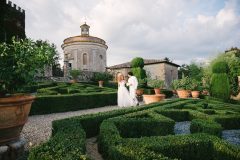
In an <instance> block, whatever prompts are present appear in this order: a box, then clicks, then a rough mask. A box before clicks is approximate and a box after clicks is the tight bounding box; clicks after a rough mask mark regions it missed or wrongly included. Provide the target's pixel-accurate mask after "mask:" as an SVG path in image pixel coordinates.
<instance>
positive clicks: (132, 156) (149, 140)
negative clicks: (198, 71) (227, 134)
mask: <svg viewBox="0 0 240 160" xmlns="http://www.w3.org/2000/svg"><path fill="white" fill-rule="evenodd" d="M190 103H192V104H195V105H197V106H198V105H201V103H202V100H191V99H187V100H184V99H181V100H179V99H175V100H171V101H165V102H160V103H155V104H151V105H147V106H141V107H134V108H127V109H121V110H114V111H109V112H105V113H98V114H91V115H84V116H78V117H73V118H68V119H63V120H58V121H54V122H53V131H52V137H51V139H50V140H49V141H48V142H46V143H44V144H42V145H40V146H38V147H36V148H34V149H33V150H31V151H30V156H29V159H30V160H32V159H34V158H35V159H37V157H40V158H39V159H57V160H58V159H61V158H59V157H63V158H62V159H87V156H86V152H85V145H84V143H85V140H86V138H87V137H93V136H97V135H98V146H99V151H100V152H101V153H102V155H103V157H104V158H105V159H110V160H152V159H159V160H172V159H184V160H185V159H186V160H190V159H196V160H198V159H199V160H200V159H204V160H205V159H206V160H208V159H209V160H215V159H216V160H225V159H226V160H233V159H234V160H235V159H240V154H239V153H240V150H239V148H238V147H236V146H233V145H231V144H229V143H227V142H226V141H225V140H222V139H220V138H218V137H217V136H219V135H220V133H221V130H222V127H221V126H223V128H226V127H224V125H227V124H231V125H235V124H237V123H236V121H238V116H237V115H236V114H234V113H239V109H236V110H234V113H233V114H225V112H222V111H224V110H221V109H223V108H224V107H221V106H222V105H223V104H218V106H219V108H220V112H219V110H217V109H215V107H213V108H212V109H213V110H215V111H216V113H215V114H213V115H211V114H205V113H203V112H202V110H203V108H201V107H200V108H197V109H196V110H191V109H186V108H184V106H185V105H186V104H190ZM208 103H209V105H212V103H211V102H208ZM228 110H229V109H228ZM174 115H175V116H174ZM182 120H191V121H192V122H191V132H192V133H193V134H190V135H171V134H173V127H174V123H175V121H182ZM230 128H232V127H230ZM198 132H205V133H198ZM206 133H208V134H206ZM210 134H212V135H210ZM163 135H164V136H163ZM213 135H217V136H213ZM76 139H78V140H76ZM58 144H59V145H58ZM67 144H68V145H67ZM69 146H71V147H69ZM68 147H69V148H68ZM73 148H75V150H76V151H74V149H73ZM63 151H64V152H65V155H63Z"/></svg>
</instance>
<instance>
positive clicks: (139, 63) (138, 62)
mask: <svg viewBox="0 0 240 160" xmlns="http://www.w3.org/2000/svg"><path fill="white" fill-rule="evenodd" d="M131 67H132V68H143V67H144V60H143V58H141V57H136V58H134V59H133V60H132V61H131Z"/></svg>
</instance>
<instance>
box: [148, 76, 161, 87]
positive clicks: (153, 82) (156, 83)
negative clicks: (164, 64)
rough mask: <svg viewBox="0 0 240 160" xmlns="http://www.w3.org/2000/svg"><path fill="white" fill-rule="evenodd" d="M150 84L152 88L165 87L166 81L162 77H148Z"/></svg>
mask: <svg viewBox="0 0 240 160" xmlns="http://www.w3.org/2000/svg"><path fill="white" fill-rule="evenodd" d="M147 84H148V86H150V87H152V88H163V87H164V81H163V80H160V79H150V78H149V79H148V80H147Z"/></svg>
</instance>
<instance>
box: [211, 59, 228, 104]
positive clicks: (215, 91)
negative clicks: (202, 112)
mask: <svg viewBox="0 0 240 160" xmlns="http://www.w3.org/2000/svg"><path fill="white" fill-rule="evenodd" d="M212 71H213V75H212V77H211V87H210V92H211V96H213V97H215V98H220V99H223V100H224V101H227V100H228V99H229V98H230V84H229V79H228V76H227V64H226V62H223V61H222V62H216V63H215V64H214V65H213V68H212Z"/></svg>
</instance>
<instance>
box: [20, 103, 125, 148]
mask: <svg viewBox="0 0 240 160" xmlns="http://www.w3.org/2000/svg"><path fill="white" fill-rule="evenodd" d="M115 109H121V108H120V107H118V106H106V107H101V108H94V109H87V110H80V111H73V112H63V113H54V114H47V115H34V116H30V117H29V118H28V122H27V123H26V124H25V126H24V128H23V131H22V133H21V137H24V138H25V139H26V141H27V144H26V146H25V148H26V149H30V148H32V147H34V146H37V145H39V144H41V143H43V142H46V141H47V140H48V139H49V138H50V136H51V133H52V121H54V120H58V119H64V118H69V117H74V116H79V115H84V114H91V113H99V112H105V111H111V110H115Z"/></svg>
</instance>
